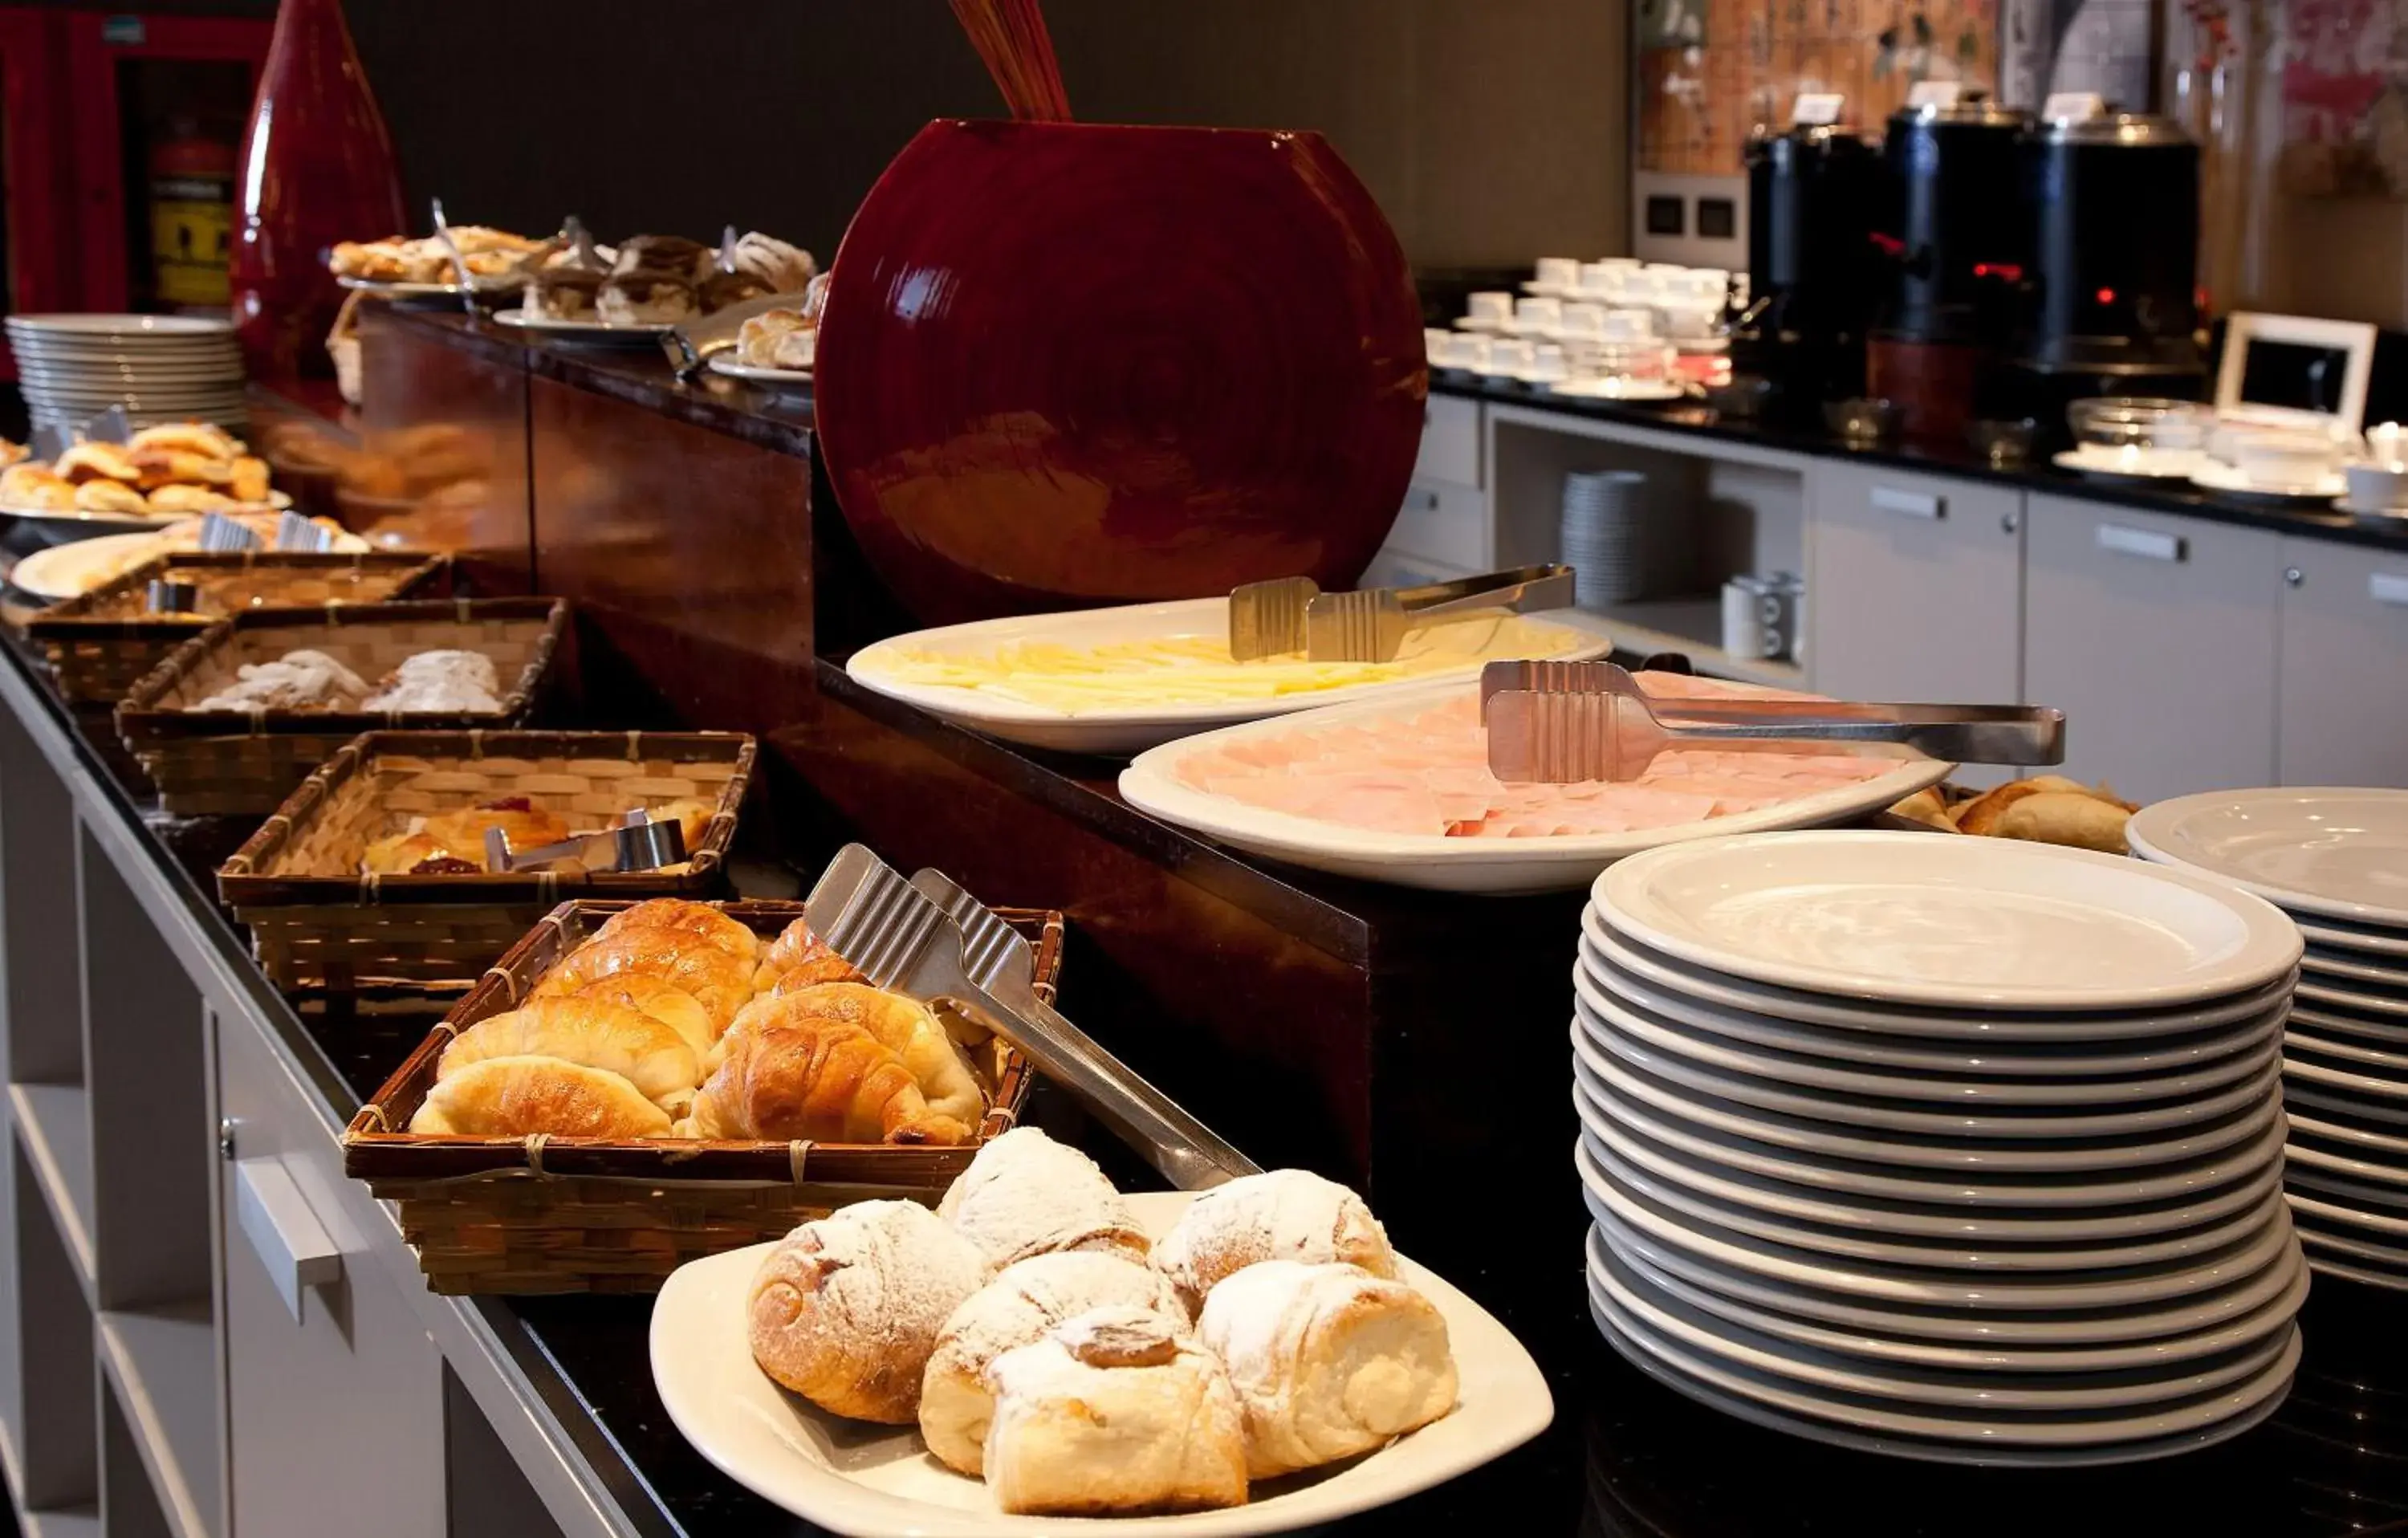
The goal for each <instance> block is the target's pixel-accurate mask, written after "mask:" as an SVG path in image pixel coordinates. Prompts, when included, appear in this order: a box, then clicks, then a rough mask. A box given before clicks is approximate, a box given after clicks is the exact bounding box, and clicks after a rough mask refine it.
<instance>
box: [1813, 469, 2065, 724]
mask: <svg viewBox="0 0 2408 1538" xmlns="http://www.w3.org/2000/svg"><path fill="white" fill-rule="evenodd" d="M2022 513H2023V494H2022V493H2020V492H2017V491H2011V490H2007V489H2004V488H2001V487H1997V486H1989V485H1985V484H1982V483H1980V482H1971V481H1955V480H1949V479H1945V478H1942V477H1937V476H1925V475H1908V474H1902V473H1900V472H1899V471H1895V470H1889V469H1882V468H1878V467H1871V466H1863V465H1849V464H1839V463H1829V462H1818V463H1816V464H1815V465H1814V466H1813V467H1812V468H1811V469H1810V470H1809V471H1808V472H1807V519H1806V562H1807V573H1806V655H1805V658H1804V659H1803V660H1804V662H1805V667H1806V675H1807V678H1808V679H1809V680H1810V681H1811V682H1812V683H1813V686H1814V688H1815V689H1816V690H1817V691H1819V692H1821V693H1824V694H1828V695H1834V696H1837V697H1840V698H1842V699H1884V700H1927V701H1944V702H1949V703H1955V704H1968V705H1986V704H2002V703H2013V702H2014V701H2016V700H2018V699H2020V698H2021V697H2022V695H2021V684H2022V680H2021V677H2020V668H2021V662H2022V634H2021V632H2022V624H2023V619H2022V616H2023V519H2022Z"/></svg>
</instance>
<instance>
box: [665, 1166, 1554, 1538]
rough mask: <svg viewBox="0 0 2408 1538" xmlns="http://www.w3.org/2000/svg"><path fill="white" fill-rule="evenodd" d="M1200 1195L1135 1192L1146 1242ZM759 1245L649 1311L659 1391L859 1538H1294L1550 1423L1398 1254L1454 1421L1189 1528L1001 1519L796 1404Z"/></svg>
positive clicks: (1485, 1324)
mask: <svg viewBox="0 0 2408 1538" xmlns="http://www.w3.org/2000/svg"><path fill="white" fill-rule="evenodd" d="M1193 1200H1196V1193H1195V1192H1190V1191H1156V1192H1145V1193H1140V1194H1136V1195H1132V1196H1130V1197H1129V1198H1128V1203H1129V1206H1130V1207H1131V1208H1132V1209H1133V1210H1134V1211H1135V1212H1136V1214H1137V1217H1138V1220H1139V1221H1140V1223H1142V1224H1144V1225H1145V1227H1146V1228H1147V1229H1149V1230H1150V1231H1151V1232H1153V1233H1154V1234H1156V1235H1159V1234H1162V1233H1164V1232H1166V1231H1168V1229H1169V1228H1170V1226H1171V1225H1172V1224H1173V1223H1174V1222H1176V1221H1177V1220H1178V1217H1179V1215H1180V1213H1181V1212H1183V1211H1184V1210H1185V1209H1186V1206H1187V1204H1188V1203H1189V1202H1191V1201H1193ZM772 1247H773V1246H772V1245H769V1244H754V1245H751V1246H749V1247H748V1248H745V1249H740V1250H731V1251H729V1252H728V1253H726V1254H724V1255H714V1256H711V1257H710V1258H707V1259H702V1260H695V1261H692V1262H689V1263H688V1264H686V1265H683V1266H681V1267H679V1268H678V1270H677V1271H676V1272H672V1273H671V1274H670V1276H669V1279H668V1281H667V1284H666V1285H665V1286H663V1287H662V1288H661V1294H660V1297H659V1299H658V1300H657V1301H655V1302H654V1303H653V1304H652V1382H653V1384H654V1385H655V1386H656V1387H658V1388H659V1389H660V1395H661V1402H662V1403H663V1404H664V1405H666V1406H667V1409H668V1413H669V1418H670V1419H671V1420H673V1421H675V1422H676V1423H677V1429H678V1430H680V1431H681V1432H682V1433H684V1435H685V1439H686V1440H687V1441H688V1442H691V1443H693V1444H694V1445H695V1450H697V1451H698V1452H700V1453H701V1454H702V1456H703V1457H704V1458H706V1459H710V1462H711V1463H712V1464H713V1465H715V1466H716V1467H717V1468H718V1469H719V1470H720V1472H721V1473H724V1474H726V1475H727V1476H728V1477H729V1478H731V1479H733V1480H735V1481H736V1482H737V1483H738V1484H739V1485H742V1486H743V1487H744V1488H747V1489H749V1490H752V1491H753V1493H754V1494H756V1495H759V1496H760V1497H761V1498H762V1499H764V1500H766V1501H769V1502H773V1503H775V1504H777V1505H779V1506H782V1507H784V1508H785V1509H786V1510H787V1511H790V1512H792V1513H794V1514H795V1515H796V1516H800V1517H802V1518H803V1519H804V1520H806V1521H809V1522H814V1523H817V1524H818V1525H819V1526H821V1527H824V1528H826V1529H829V1530H830V1531H835V1532H840V1533H846V1534H852V1535H855V1538H903V1535H906V1534H909V1535H911V1538H1019V1535H1026V1534H1067V1533H1089V1534H1093V1533H1105V1532H1114V1531H1131V1532H1146V1533H1167V1534H1175V1535H1181V1538H1205V1535H1208V1534H1220V1535H1230V1538H1235V1535H1237V1534H1241V1533H1262V1532H1286V1531H1291V1530H1293V1529H1296V1528H1302V1527H1312V1526H1314V1525H1316V1524H1319V1523H1324V1522H1333V1521H1336V1520H1337V1519H1338V1518H1340V1517H1341V1516H1352V1515H1354V1514H1355V1513H1357V1512H1364V1511H1370V1510H1372V1509H1374V1508H1376V1507H1380V1506H1384V1505H1387V1504H1389V1503H1390V1502H1396V1501H1400V1500H1402V1499H1404V1498H1405V1497H1406V1496H1409V1495H1412V1494H1415V1493H1417V1492H1419V1491H1421V1490H1426V1489H1427V1488H1430V1487H1431V1486H1433V1485H1439V1484H1442V1483H1444V1482H1445V1481H1447V1480H1449V1479H1453V1478H1454V1477H1455V1475H1457V1474H1460V1473H1467V1472H1469V1470H1472V1469H1476V1468H1478V1467H1479V1466H1480V1465H1482V1464H1484V1463H1486V1462H1488V1461H1490V1460H1491V1459H1497V1458H1499V1457H1501V1456H1503V1455H1504V1454H1506V1453H1508V1452H1511V1451H1512V1449H1513V1448H1515V1447H1518V1446H1520V1445H1522V1444H1523V1443H1525V1442H1527V1441H1529V1440H1530V1439H1531V1438H1532V1437H1534V1436H1537V1435H1538V1434H1539V1433H1540V1432H1541V1431H1543V1430H1546V1429H1547V1425H1548V1423H1549V1422H1550V1421H1552V1420H1554V1419H1555V1400H1554V1398H1553V1396H1551V1395H1550V1394H1549V1393H1548V1391H1547V1380H1546V1375H1545V1374H1544V1373H1541V1372H1540V1371H1539V1364H1538V1363H1537V1362H1535V1361H1533V1360H1531V1358H1530V1354H1529V1353H1528V1352H1527V1351H1526V1350H1524V1349H1523V1348H1522V1344H1521V1343H1520V1342H1518V1341H1516V1340H1515V1339H1514V1338H1513V1336H1512V1333H1511V1332H1509V1331H1508V1330H1506V1329H1505V1327H1504V1326H1503V1325H1501V1324H1499V1323H1498V1322H1497V1320H1496V1319H1495V1318H1494V1317H1492V1316H1491V1315H1489V1314H1488V1312H1487V1311H1486V1310H1485V1309H1483V1308H1482V1307H1481V1306H1480V1305H1479V1304H1477V1303H1475V1302H1473V1301H1471V1300H1470V1299H1469V1298H1467V1297H1465V1296H1464V1295H1463V1294H1462V1293H1461V1292H1458V1291H1456V1290H1455V1288H1454V1287H1452V1286H1448V1285H1447V1284H1446V1283H1445V1282H1444V1281H1442V1280H1441V1279H1440V1278H1439V1277H1437V1276H1435V1275H1433V1274H1431V1273H1430V1272H1427V1271H1425V1270H1424V1269H1423V1268H1421V1267H1420V1266H1417V1265H1415V1264H1414V1263H1413V1262H1412V1261H1411V1260H1408V1259H1405V1258H1402V1257H1401V1256H1400V1257H1398V1262H1397V1271H1398V1278H1399V1279H1400V1280H1402V1281H1405V1282H1407V1283H1410V1284H1411V1285H1412V1286H1413V1287H1415V1288H1416V1289H1418V1290H1419V1291H1420V1292H1421V1294H1422V1296H1424V1297H1426V1298H1427V1299H1428V1300H1429V1301H1431V1302H1432V1303H1433V1304H1435V1305H1437V1308H1438V1311H1439V1313H1440V1315H1441V1316H1443V1317H1444V1318H1445V1320H1446V1330H1447V1341H1448V1344H1449V1345H1450V1346H1452V1347H1453V1349H1454V1353H1455V1373H1456V1377H1457V1379H1458V1384H1459V1387H1458V1390H1457V1392H1458V1395H1459V1397H1458V1398H1457V1400H1456V1401H1455V1411H1454V1413H1453V1414H1451V1415H1449V1416H1446V1418H1445V1419H1443V1420H1440V1421H1436V1422H1434V1423H1432V1424H1431V1425H1428V1426H1425V1427H1423V1428H1422V1429H1421V1430H1418V1431H1415V1432H1413V1433H1412V1434H1411V1435H1409V1436H1405V1437H1400V1438H1398V1440H1397V1441H1395V1442H1393V1443H1390V1444H1389V1445H1387V1446H1385V1447H1383V1448H1382V1449H1381V1450H1380V1451H1378V1452H1375V1453H1372V1454H1369V1455H1368V1456H1367V1457H1364V1458H1361V1459H1355V1460H1353V1461H1351V1462H1347V1463H1343V1464H1340V1465H1339V1466H1337V1467H1336V1468H1334V1469H1332V1470H1328V1471H1326V1472H1323V1473H1318V1474H1312V1473H1307V1474H1300V1475H1291V1476H1288V1477H1286V1478H1283V1479H1280V1480H1276V1481H1268V1482H1265V1483H1263V1484H1261V1485H1258V1486H1257V1487H1256V1488H1255V1489H1254V1498H1253V1499H1252V1500H1251V1501H1249V1502H1247V1503H1246V1504H1245V1505H1242V1506H1233V1507H1230V1508H1229V1509H1227V1510H1226V1511H1211V1512H1195V1513H1191V1514H1188V1515H1185V1516H1147V1517H1141V1518H1128V1519H1119V1520H1115V1519H1111V1518H1097V1517H1060V1516H1003V1515H1002V1514H1000V1513H998V1512H997V1511H996V1509H995V1502H993V1500H992V1499H991V1498H990V1497H989V1496H988V1494H987V1490H986V1487H985V1485H983V1484H982V1483H981V1482H980V1481H978V1480H975V1479H971V1478H968V1477H966V1476H964V1475H962V1474H958V1473H953V1471H952V1470H951V1469H948V1468H946V1467H945V1466H944V1465H942V1464H940V1463H939V1462H938V1461H937V1460H936V1459H934V1458H932V1457H930V1456H929V1454H928V1451H927V1449H926V1446H925V1445H924V1444H923V1443H922V1442H921V1440H920V1435H919V1433H918V1432H917V1431H916V1430H912V1429H910V1428H909V1427H899V1426H872V1425H868V1424H865V1423H863V1422H860V1421H847V1420H842V1419H839V1418H838V1417H836V1416H830V1415H828V1414H826V1413H825V1412H824V1411H822V1410H819V1409H817V1408H816V1407H814V1406H813V1405H811V1404H810V1403H809V1402H807V1401H804V1400H803V1399H801V1398H800V1397H798V1396H796V1395H793V1394H789V1393H787V1392H786V1391H785V1390H784V1389H782V1388H780V1387H778V1386H777V1385H776V1384H774V1383H772V1382H770V1381H769V1378H768V1377H767V1374H765V1373H763V1372H762V1371H761V1369H760V1368H759V1367H758V1366H756V1365H754V1363H753V1348H752V1344H751V1342H750V1340H749V1339H748V1336H747V1332H746V1323H745V1318H746V1310H745V1300H746V1298H747V1296H748V1294H749V1293H750V1291H751V1289H752V1285H753V1273H754V1272H757V1271H759V1270H760V1267H761V1260H762V1258H763V1257H764V1256H765V1255H767V1253H768V1251H769V1250H770V1249H771V1248H772Z"/></svg>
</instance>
